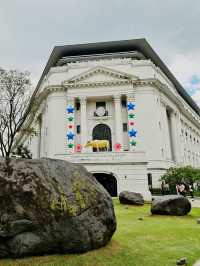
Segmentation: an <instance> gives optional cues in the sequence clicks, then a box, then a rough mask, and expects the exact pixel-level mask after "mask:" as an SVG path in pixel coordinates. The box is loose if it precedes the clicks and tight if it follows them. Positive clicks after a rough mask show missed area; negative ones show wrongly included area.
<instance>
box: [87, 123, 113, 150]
mask: <svg viewBox="0 0 200 266" xmlns="http://www.w3.org/2000/svg"><path fill="white" fill-rule="evenodd" d="M92 139H93V140H95V139H99V140H101V139H106V140H108V141H109V144H110V149H109V150H110V151H112V136H111V130H110V128H109V126H107V125H106V124H98V125H96V126H95V127H94V129H93V131H92ZM93 151H96V149H93Z"/></svg>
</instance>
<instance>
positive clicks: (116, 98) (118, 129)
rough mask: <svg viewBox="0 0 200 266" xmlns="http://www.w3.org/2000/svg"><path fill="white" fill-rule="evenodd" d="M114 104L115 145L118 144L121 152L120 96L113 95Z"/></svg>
mask: <svg viewBox="0 0 200 266" xmlns="http://www.w3.org/2000/svg"><path fill="white" fill-rule="evenodd" d="M114 103H115V143H120V144H121V146H122V148H121V149H122V150H123V130H122V108H121V95H114Z"/></svg>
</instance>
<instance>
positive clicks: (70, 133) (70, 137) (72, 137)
mask: <svg viewBox="0 0 200 266" xmlns="http://www.w3.org/2000/svg"><path fill="white" fill-rule="evenodd" d="M74 136H75V135H74V133H72V132H69V133H67V139H68V140H70V139H72V140H73V139H74Z"/></svg>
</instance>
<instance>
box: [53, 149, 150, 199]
mask: <svg viewBox="0 0 200 266" xmlns="http://www.w3.org/2000/svg"><path fill="white" fill-rule="evenodd" d="M55 158H56V159H63V160H67V161H70V162H73V163H81V164H83V165H84V166H85V167H86V168H87V170H88V171H89V172H91V173H92V174H93V175H94V176H95V177H96V179H97V180H98V181H99V182H100V183H101V184H102V185H103V186H104V187H105V189H107V191H108V192H109V193H110V194H111V196H113V197H115V196H118V195H119V193H120V192H121V191H124V190H128V191H133V192H139V193H141V194H142V195H143V197H144V200H145V201H151V193H150V191H149V186H148V177H147V161H146V160H145V153H144V152H98V153H94V152H90V153H79V154H78V153H76V154H75V153H74V154H62V155H61V154H56V155H55Z"/></svg>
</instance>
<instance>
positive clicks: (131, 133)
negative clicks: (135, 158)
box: [128, 129, 137, 138]
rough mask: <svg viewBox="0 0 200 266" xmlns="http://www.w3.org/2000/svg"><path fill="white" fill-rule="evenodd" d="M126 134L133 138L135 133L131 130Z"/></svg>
mask: <svg viewBox="0 0 200 266" xmlns="http://www.w3.org/2000/svg"><path fill="white" fill-rule="evenodd" d="M128 133H129V136H130V137H134V138H135V137H136V134H137V131H136V130H134V129H131V130H130V131H129V132H128Z"/></svg>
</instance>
